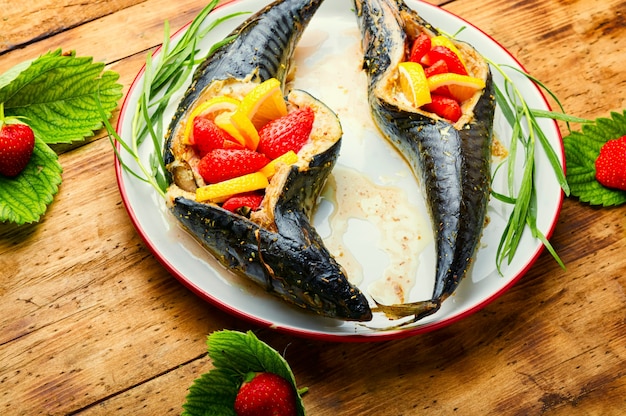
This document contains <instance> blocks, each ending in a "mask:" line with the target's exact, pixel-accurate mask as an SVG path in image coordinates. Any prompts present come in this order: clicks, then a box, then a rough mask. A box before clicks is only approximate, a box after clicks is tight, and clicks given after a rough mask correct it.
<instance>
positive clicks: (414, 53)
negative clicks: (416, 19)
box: [409, 33, 431, 63]
mask: <svg viewBox="0 0 626 416" xmlns="http://www.w3.org/2000/svg"><path fill="white" fill-rule="evenodd" d="M430 47H431V42H430V38H429V37H428V35H426V34H425V33H420V35H419V36H418V37H416V38H415V40H414V41H413V46H411V53H410V55H409V61H411V62H418V63H419V62H420V61H421V60H422V57H424V55H426V53H428V51H430Z"/></svg>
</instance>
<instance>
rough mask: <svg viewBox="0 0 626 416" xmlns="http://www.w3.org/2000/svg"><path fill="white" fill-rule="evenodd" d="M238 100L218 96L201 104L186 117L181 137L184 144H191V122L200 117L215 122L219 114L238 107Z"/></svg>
mask: <svg viewBox="0 0 626 416" xmlns="http://www.w3.org/2000/svg"><path fill="white" fill-rule="evenodd" d="M239 103H240V102H239V100H237V99H235V98H232V97H228V96H226V95H220V96H217V97H213V98H211V99H210V100H208V101H205V102H203V103H202V104H200V105H199V106H197V107H196V108H194V110H193V111H192V112H191V114H189V117H187V123H186V124H185V134H184V136H183V143H184V144H191V143H192V138H191V132H192V131H193V121H194V120H195V118H196V117H198V116H201V117H204V118H207V119H209V120H215V117H217V116H218V115H219V114H221V113H223V112H225V111H230V112H234V111H235V110H236V109H237V108H238V107H239Z"/></svg>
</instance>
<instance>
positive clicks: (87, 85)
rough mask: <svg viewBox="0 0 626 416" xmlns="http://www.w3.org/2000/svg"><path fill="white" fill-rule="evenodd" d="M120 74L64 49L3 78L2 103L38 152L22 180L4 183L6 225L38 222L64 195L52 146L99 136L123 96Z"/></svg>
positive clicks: (1, 197) (1, 208)
mask: <svg viewBox="0 0 626 416" xmlns="http://www.w3.org/2000/svg"><path fill="white" fill-rule="evenodd" d="M118 78H119V75H118V74H117V73H115V72H112V71H104V64H103V63H93V59H92V58H91V57H82V58H81V57H76V56H75V55H74V53H69V54H63V53H61V50H60V49H59V50H57V51H54V52H50V53H47V54H45V55H42V56H40V57H39V58H37V59H34V60H30V61H24V62H22V63H20V64H18V65H16V66H14V67H13V68H11V69H9V70H8V71H7V72H5V73H4V74H2V75H1V76H0V103H2V104H3V105H2V106H3V108H4V114H5V115H6V116H7V117H10V116H12V117H19V118H20V119H21V120H22V121H24V122H25V123H26V124H28V125H29V126H30V127H31V128H32V129H33V131H34V133H35V138H36V142H35V150H34V152H33V156H32V158H31V160H30V161H29V163H28V165H27V166H26V169H25V170H24V171H23V172H22V173H20V175H19V176H18V177H16V178H13V179H11V178H4V177H3V178H0V222H14V223H16V224H19V225H21V224H26V223H31V222H33V221H38V220H39V219H40V218H41V216H42V215H43V214H44V213H45V212H46V209H47V206H48V204H50V203H51V202H52V200H53V198H54V195H56V193H57V192H58V187H59V184H60V183H61V179H62V178H61V172H62V169H61V165H60V164H59V161H58V157H57V155H56V153H55V152H54V151H52V150H51V149H50V148H49V147H48V145H47V144H54V143H70V142H73V141H77V140H83V139H84V138H85V137H89V136H93V131H94V130H97V129H100V128H101V127H102V126H103V124H104V122H105V121H108V119H109V118H110V117H111V113H112V111H113V110H114V109H115V108H116V107H117V103H118V101H119V99H120V98H121V97H122V85H121V84H118V83H117V80H118Z"/></svg>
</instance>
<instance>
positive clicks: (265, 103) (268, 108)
mask: <svg viewBox="0 0 626 416" xmlns="http://www.w3.org/2000/svg"><path fill="white" fill-rule="evenodd" d="M237 113H239V114H241V116H245V117H247V118H248V119H249V120H250V121H251V122H252V124H253V125H254V127H255V128H256V129H257V130H259V129H260V128H261V127H263V126H264V125H265V124H266V123H267V122H269V121H272V120H275V119H277V118H279V117H282V116H284V115H285V114H287V104H286V103H285V99H284V97H283V93H282V90H281V88H280V81H279V80H277V79H276V78H270V79H268V80H266V81H263V82H262V83H260V84H259V85H257V86H255V87H254V88H253V89H252V90H251V91H250V92H249V93H248V94H246V95H245V96H244V97H243V99H242V100H241V104H240V105H239V108H238V109H237ZM241 116H238V117H241Z"/></svg>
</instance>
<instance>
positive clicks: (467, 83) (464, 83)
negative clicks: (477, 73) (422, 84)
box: [428, 72, 485, 102]
mask: <svg viewBox="0 0 626 416" xmlns="http://www.w3.org/2000/svg"><path fill="white" fill-rule="evenodd" d="M443 86H446V87H448V90H449V91H450V94H452V97H453V98H454V99H455V100H457V101H459V102H463V101H465V100H467V99H468V98H471V97H472V95H474V93H475V92H476V91H479V90H482V89H483V88H485V81H483V80H482V79H480V78H475V77H470V76H468V75H459V74H453V73H450V72H448V73H445V74H438V75H433V76H432V77H429V78H428V87H429V88H430V90H431V91H434V90H436V89H437V88H440V87H443Z"/></svg>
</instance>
